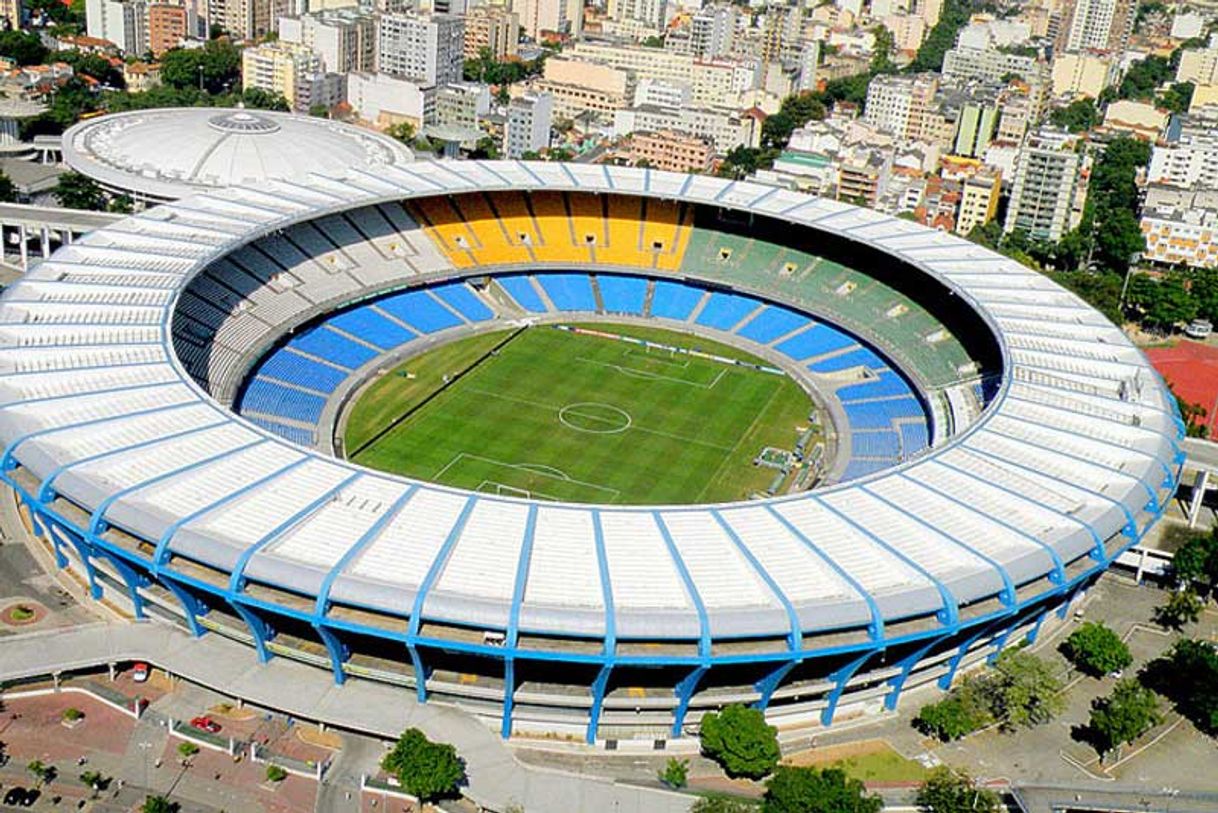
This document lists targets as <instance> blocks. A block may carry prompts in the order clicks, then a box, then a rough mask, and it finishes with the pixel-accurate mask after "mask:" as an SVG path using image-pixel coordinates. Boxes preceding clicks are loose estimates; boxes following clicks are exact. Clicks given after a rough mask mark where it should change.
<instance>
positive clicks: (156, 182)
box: [63, 107, 412, 202]
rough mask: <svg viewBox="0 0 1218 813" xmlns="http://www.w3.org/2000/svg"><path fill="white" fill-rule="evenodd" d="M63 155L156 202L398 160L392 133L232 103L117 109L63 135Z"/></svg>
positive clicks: (402, 152) (403, 158)
mask: <svg viewBox="0 0 1218 813" xmlns="http://www.w3.org/2000/svg"><path fill="white" fill-rule="evenodd" d="M63 151H64V160H65V161H66V162H67V164H68V166H70V167H71V168H72V169H73V170H75V171H77V172H80V173H82V174H84V175H88V176H89V177H91V178H93V179H94V180H95V181H97V182H98V183H99V184H101V185H102V186H103V187H105V188H106V189H107V190H109V191H111V192H115V193H124V194H129V195H131V196H132V197H133V198H135V199H136V200H140V201H152V202H161V201H166V200H174V199H177V198H181V197H185V196H187V195H190V194H193V193H195V192H200V191H206V190H209V189H219V188H225V187H229V186H237V185H254V186H257V185H260V184H262V183H264V182H265V181H267V180H270V179H279V180H284V181H289V182H292V181H295V182H304V181H306V179H307V178H308V176H309V175H311V174H314V173H316V174H321V175H327V176H332V177H337V178H342V177H346V176H348V175H350V174H351V173H352V172H356V171H366V172H376V171H377V170H378V169H379V168H382V167H385V166H390V165H395V164H402V163H405V162H408V161H410V160H412V155H411V153H410V151H409V150H408V149H406V148H405V147H404V146H403V145H402V144H400V143H399V142H398V141H396V140H394V139H392V138H389V137H388V136H385V135H381V134H380V133H376V132H373V131H371V130H365V129H363V128H360V127H354V126H352V125H349V124H342V123H340V122H335V121H329V120H327V119H319V118H311V117H308V116H299V115H294V114H291V113H272V112H268V111H264V110H257V111H255V110H246V109H241V108H215V107H181V108H165V109H156V110H136V111H131V112H128V113H116V114H113V115H108V116H101V117H98V118H95V119H90V120H88V121H84V122H81V123H80V124H77V125H76V126H74V127H72V128H71V129H70V130H68V131H67V132H66V133H64V136H63Z"/></svg>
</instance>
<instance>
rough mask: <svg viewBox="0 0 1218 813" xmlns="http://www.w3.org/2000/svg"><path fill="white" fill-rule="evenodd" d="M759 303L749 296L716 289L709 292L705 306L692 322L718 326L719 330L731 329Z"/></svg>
mask: <svg viewBox="0 0 1218 813" xmlns="http://www.w3.org/2000/svg"><path fill="white" fill-rule="evenodd" d="M759 304H760V303H759V302H758V301H757V300H756V299H753V298H752V297H751V296H740V295H739V294H724V293H720V292H718V291H716V292H715V293H713V294H711V298H710V299H709V300H708V301H707V303H706V307H705V308H703V309H702V312H701V313H699V314H698V318H697V319H695V320H694V322H695V323H697V324H699V325H706V326H707V327H713V328H718V329H719V330H731V329H732V328H733V327H735V326H736V323H737V322H739V321H740V320H741V319H743V318H744V317H745V316H748V314H749V313H750V312H751V311H753V310H754V309H756V307H757V306H758V305H759Z"/></svg>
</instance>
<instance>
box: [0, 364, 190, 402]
mask: <svg viewBox="0 0 1218 813" xmlns="http://www.w3.org/2000/svg"><path fill="white" fill-rule="evenodd" d="M178 380H179V378H178V374H177V372H176V371H174V369H173V368H172V367H171V366H169V365H168V364H150V365H147V366H139V367H114V368H110V369H106V370H64V371H62V372H55V373H44V374H43V375H38V376H8V377H0V404H9V403H13V402H15V401H27V400H30V399H34V398H58V397H60V396H64V395H72V394H82V395H83V394H87V393H89V392H92V391H98V390H107V391H110V390H118V389H125V388H133V387H138V386H140V385H144V384H161V383H168V382H171V381H178Z"/></svg>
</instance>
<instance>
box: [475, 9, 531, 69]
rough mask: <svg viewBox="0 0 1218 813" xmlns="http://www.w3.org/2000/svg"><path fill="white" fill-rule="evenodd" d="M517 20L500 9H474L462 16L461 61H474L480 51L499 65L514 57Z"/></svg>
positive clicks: (516, 40)
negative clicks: (462, 40) (463, 36)
mask: <svg viewBox="0 0 1218 813" xmlns="http://www.w3.org/2000/svg"><path fill="white" fill-rule="evenodd" d="M519 41H520V20H519V19H518V18H517V17H516V13H515V12H513V11H509V10H508V9H506V8H504V7H503V6H478V7H477V8H472V9H470V10H469V13H467V14H466V15H465V44H464V51H465V58H466V59H467V60H473V59H477V58H478V56H479V54H481V53H482V49H483V48H485V49H486V50H487V51H489V52H490V55H491V58H492V59H495V60H499V61H502V60H504V59H507V58H508V57H512V56H516V51H517V43H518V42H519Z"/></svg>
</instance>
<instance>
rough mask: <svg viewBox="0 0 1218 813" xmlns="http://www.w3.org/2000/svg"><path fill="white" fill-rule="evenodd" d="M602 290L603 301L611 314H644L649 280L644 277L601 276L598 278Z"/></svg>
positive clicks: (597, 281)
mask: <svg viewBox="0 0 1218 813" xmlns="http://www.w3.org/2000/svg"><path fill="white" fill-rule="evenodd" d="M596 284H597V285H598V286H600V289H601V301H602V302H604V303H605V310H606V311H607V312H609V313H634V314H642V313H643V302H644V301H645V300H646V299H647V280H645V279H643V278H642V277H617V276H613V275H612V274H601V275H600V276H598V277H597V278H596Z"/></svg>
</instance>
